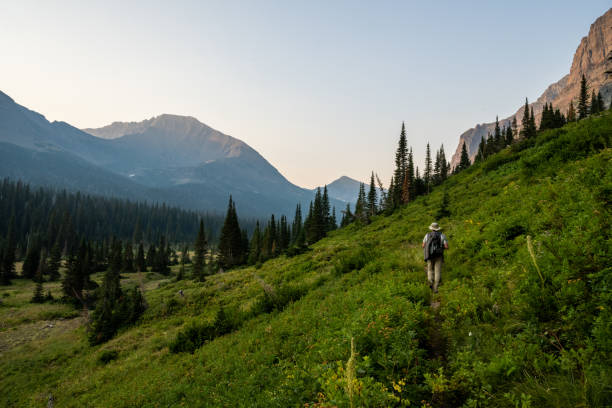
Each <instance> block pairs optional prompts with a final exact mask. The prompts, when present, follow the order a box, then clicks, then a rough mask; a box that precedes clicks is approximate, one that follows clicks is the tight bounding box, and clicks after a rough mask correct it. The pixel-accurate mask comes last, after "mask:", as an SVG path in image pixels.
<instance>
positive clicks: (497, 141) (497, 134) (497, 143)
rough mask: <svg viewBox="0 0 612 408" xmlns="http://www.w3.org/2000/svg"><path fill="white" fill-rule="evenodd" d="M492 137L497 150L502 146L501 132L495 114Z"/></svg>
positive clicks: (497, 117)
mask: <svg viewBox="0 0 612 408" xmlns="http://www.w3.org/2000/svg"><path fill="white" fill-rule="evenodd" d="M493 137H494V138H495V139H494V140H495V147H496V150H497V151H499V150H500V149H501V148H502V147H503V140H502V132H501V128H500V127H499V116H495V131H494V133H493Z"/></svg>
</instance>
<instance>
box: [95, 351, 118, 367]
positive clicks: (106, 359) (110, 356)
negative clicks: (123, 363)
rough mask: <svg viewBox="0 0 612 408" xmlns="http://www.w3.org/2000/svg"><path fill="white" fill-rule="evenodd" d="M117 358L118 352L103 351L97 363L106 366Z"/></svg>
mask: <svg viewBox="0 0 612 408" xmlns="http://www.w3.org/2000/svg"><path fill="white" fill-rule="evenodd" d="M117 357H119V352H118V351H117V350H104V351H103V352H101V353H100V355H99V357H98V361H99V362H100V363H102V364H108V363H110V362H111V361H114V360H116V359H117Z"/></svg>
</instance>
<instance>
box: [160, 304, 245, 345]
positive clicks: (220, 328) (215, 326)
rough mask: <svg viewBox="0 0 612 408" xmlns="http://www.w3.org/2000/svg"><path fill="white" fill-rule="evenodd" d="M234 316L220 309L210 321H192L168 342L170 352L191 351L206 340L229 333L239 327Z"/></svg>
mask: <svg viewBox="0 0 612 408" xmlns="http://www.w3.org/2000/svg"><path fill="white" fill-rule="evenodd" d="M236 320H237V319H236V317H235V316H231V315H229V314H228V312H227V311H225V310H224V309H220V310H219V312H218V313H217V316H216V317H215V320H214V321H213V322H212V323H192V324H190V325H188V326H187V327H186V328H185V329H184V330H182V331H180V332H179V333H178V335H177V337H176V339H174V341H172V342H171V343H170V346H169V347H170V351H171V352H172V353H193V352H194V351H195V350H197V349H198V348H200V347H201V346H202V345H203V344H205V343H206V342H209V341H211V340H214V339H215V338H217V337H219V336H223V335H225V334H228V333H231V332H232V331H234V330H236V329H237V328H238V327H239V322H237V321H236Z"/></svg>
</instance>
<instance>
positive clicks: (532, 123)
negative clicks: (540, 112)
mask: <svg viewBox="0 0 612 408" xmlns="http://www.w3.org/2000/svg"><path fill="white" fill-rule="evenodd" d="M537 132H538V128H537V127H536V123H535V115H534V114H533V106H532V107H531V113H530V114H529V137H536V135H537Z"/></svg>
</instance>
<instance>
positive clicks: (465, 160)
mask: <svg viewBox="0 0 612 408" xmlns="http://www.w3.org/2000/svg"><path fill="white" fill-rule="evenodd" d="M470 165H471V162H470V157H469V156H468V153H467V149H466V148H465V141H464V142H463V145H462V146H461V159H460V160H459V166H458V167H459V171H461V170H465V169H467V168H468V167H470Z"/></svg>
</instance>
